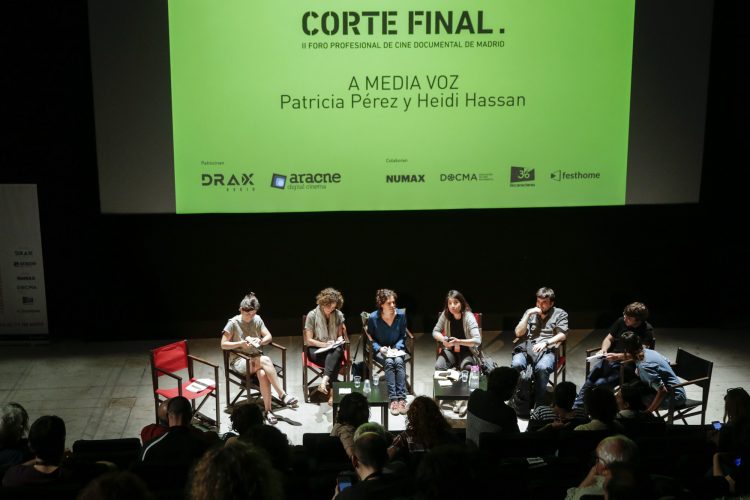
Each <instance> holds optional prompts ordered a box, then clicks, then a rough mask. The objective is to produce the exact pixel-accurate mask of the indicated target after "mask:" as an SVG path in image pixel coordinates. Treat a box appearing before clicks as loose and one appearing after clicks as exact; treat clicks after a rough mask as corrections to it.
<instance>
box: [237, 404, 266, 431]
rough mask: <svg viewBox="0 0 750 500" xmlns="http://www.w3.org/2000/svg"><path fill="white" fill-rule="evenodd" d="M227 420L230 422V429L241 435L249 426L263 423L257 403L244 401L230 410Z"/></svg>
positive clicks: (261, 413)
mask: <svg viewBox="0 0 750 500" xmlns="http://www.w3.org/2000/svg"><path fill="white" fill-rule="evenodd" d="M229 420H230V421H231V422H232V429H233V430H235V431H237V433H238V434H239V435H240V436H243V435H244V434H245V433H247V431H248V430H250V428H251V427H253V426H256V425H261V424H262V423H263V411H262V410H261V409H260V406H258V405H257V404H254V403H245V404H242V405H239V406H237V407H236V408H235V409H234V411H232V415H230V417H229Z"/></svg>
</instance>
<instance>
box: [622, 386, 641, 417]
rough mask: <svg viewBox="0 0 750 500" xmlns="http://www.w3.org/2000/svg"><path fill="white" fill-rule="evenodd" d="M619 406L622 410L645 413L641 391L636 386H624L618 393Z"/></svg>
mask: <svg viewBox="0 0 750 500" xmlns="http://www.w3.org/2000/svg"><path fill="white" fill-rule="evenodd" d="M617 404H618V406H619V408H620V409H621V410H632V411H636V412H640V411H645V410H646V405H645V404H643V397H642V396H641V390H640V388H639V387H638V385H636V384H623V385H621V386H620V391H619V392H618V393H617Z"/></svg>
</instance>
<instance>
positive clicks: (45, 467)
mask: <svg viewBox="0 0 750 500" xmlns="http://www.w3.org/2000/svg"><path fill="white" fill-rule="evenodd" d="M29 449H30V450H31V452H32V453H33V454H34V460H33V461H29V462H26V463H24V464H19V465H15V466H13V467H11V468H10V469H8V470H7V471H6V472H5V476H3V486H6V487H8V486H31V485H43V484H52V483H62V482H68V481H71V480H72V476H73V473H72V471H71V470H70V469H68V468H66V467H63V466H62V461H63V456H64V455H65V422H63V419H61V418H60V417H58V416H55V415H45V416H43V417H39V418H38V419H37V420H36V421H35V422H34V423H33V424H32V425H31V430H29Z"/></svg>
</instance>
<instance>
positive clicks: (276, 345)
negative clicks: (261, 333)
mask: <svg viewBox="0 0 750 500" xmlns="http://www.w3.org/2000/svg"><path fill="white" fill-rule="evenodd" d="M269 345H272V346H273V347H275V348H276V349H279V350H282V351H286V347H284V346H283V345H281V344H277V343H276V342H271V343H270V344H269Z"/></svg>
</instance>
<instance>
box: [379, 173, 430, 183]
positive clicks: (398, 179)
mask: <svg viewBox="0 0 750 500" xmlns="http://www.w3.org/2000/svg"><path fill="white" fill-rule="evenodd" d="M424 176H425V174H411V175H409V174H399V175H386V176H385V182H386V183H388V184H391V183H394V182H395V183H410V182H425V179H424Z"/></svg>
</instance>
